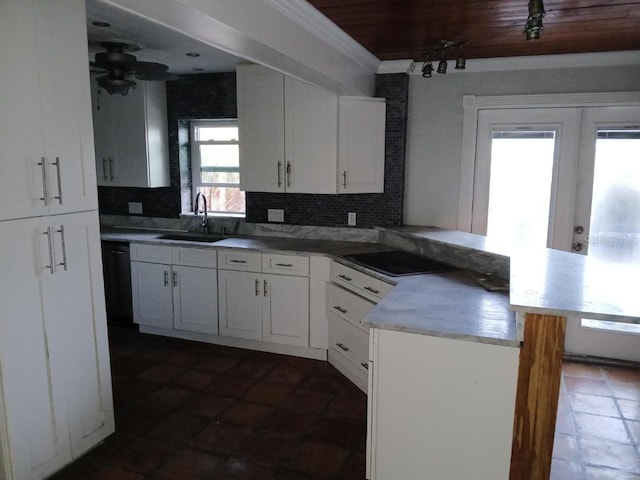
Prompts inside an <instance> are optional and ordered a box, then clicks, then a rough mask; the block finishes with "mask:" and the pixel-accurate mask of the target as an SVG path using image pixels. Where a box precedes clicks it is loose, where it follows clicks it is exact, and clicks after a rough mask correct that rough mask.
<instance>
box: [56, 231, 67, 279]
mask: <svg viewBox="0 0 640 480" xmlns="http://www.w3.org/2000/svg"><path fill="white" fill-rule="evenodd" d="M56 232H57V233H59V234H60V243H61V245H62V263H59V264H58V265H59V266H61V267H63V268H64V270H65V272H66V271H67V244H66V243H65V240H64V225H60V229H59V230H56Z"/></svg>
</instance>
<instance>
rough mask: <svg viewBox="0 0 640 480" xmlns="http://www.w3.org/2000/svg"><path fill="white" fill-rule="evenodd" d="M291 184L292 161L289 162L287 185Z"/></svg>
mask: <svg viewBox="0 0 640 480" xmlns="http://www.w3.org/2000/svg"><path fill="white" fill-rule="evenodd" d="M290 186H291V162H287V187H290Z"/></svg>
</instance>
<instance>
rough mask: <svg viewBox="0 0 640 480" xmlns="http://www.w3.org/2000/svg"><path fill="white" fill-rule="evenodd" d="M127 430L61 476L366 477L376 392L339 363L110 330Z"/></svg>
mask: <svg viewBox="0 0 640 480" xmlns="http://www.w3.org/2000/svg"><path fill="white" fill-rule="evenodd" d="M110 350H111V364H112V375H113V393H114V404H115V416H116V433H115V434H114V435H112V436H111V437H109V438H108V439H107V440H106V441H105V442H104V443H103V444H102V445H100V446H98V447H97V448H96V449H94V450H92V451H91V452H89V453H88V454H87V455H85V456H83V457H82V458H80V459H79V460H78V461H76V462H75V463H73V464H72V465H70V466H69V467H67V468H66V469H65V470H63V471H61V472H59V473H58V474H57V475H55V476H54V477H53V479H55V480H76V479H83V480H84V479H91V480H93V479H100V480H103V479H104V480H107V479H108V480H142V479H145V480H151V479H153V480H156V479H157V480H160V479H162V480H168V479H180V480H192V479H194V480H195V479H215V480H218V479H221V480H222V479H251V480H254V479H255V480H260V479H274V480H275V479H282V480H285V479H291V480H294V479H336V480H337V479H340V480H343V479H344V480H347V479H357V480H362V479H364V476H365V473H364V468H365V441H366V397H365V395H364V394H363V393H362V392H361V391H360V390H358V389H357V388H356V387H355V386H353V385H352V384H351V383H350V382H349V381H348V380H347V379H346V378H345V377H343V376H342V375H341V374H340V373H339V372H338V371H337V370H335V369H334V368H333V367H332V366H330V365H329V364H328V363H327V362H322V361H317V360H308V359H302V358H297V357H290V356H285V355H275V354H268V353H261V352H252V351H248V350H241V349H234V348H227V347H218V346H214V345H206V344H201V343H195V342H187V341H182V340H175V339H168V338H162V337H154V336H149V335H141V334H138V333H137V332H136V331H135V330H132V329H130V328H129V329H127V328H122V327H112V328H110Z"/></svg>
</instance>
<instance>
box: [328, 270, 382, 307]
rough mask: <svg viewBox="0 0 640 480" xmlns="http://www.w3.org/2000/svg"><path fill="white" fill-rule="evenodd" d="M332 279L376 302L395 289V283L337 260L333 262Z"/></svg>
mask: <svg viewBox="0 0 640 480" xmlns="http://www.w3.org/2000/svg"><path fill="white" fill-rule="evenodd" d="M331 280H332V281H333V282H335V283H337V284H338V285H342V286H344V287H346V288H348V289H349V290H352V291H355V292H357V293H360V294H362V295H363V296H365V297H366V298H368V299H370V300H372V301H374V302H377V301H378V300H380V299H382V298H384V296H385V295H386V294H387V293H389V292H390V291H391V290H392V289H393V285H391V284H390V283H387V282H383V281H382V280H378V279H377V278H373V277H372V276H370V275H367V274H366V273H362V272H359V271H358V270H354V269H353V268H349V267H347V266H346V265H342V264H341V263H337V262H331Z"/></svg>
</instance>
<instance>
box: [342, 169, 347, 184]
mask: <svg viewBox="0 0 640 480" xmlns="http://www.w3.org/2000/svg"><path fill="white" fill-rule="evenodd" d="M342 187H343V188H347V171H346V170H344V171H343V172H342Z"/></svg>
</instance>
